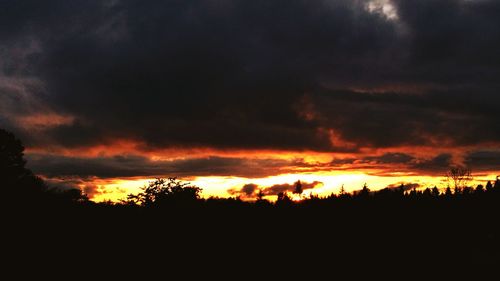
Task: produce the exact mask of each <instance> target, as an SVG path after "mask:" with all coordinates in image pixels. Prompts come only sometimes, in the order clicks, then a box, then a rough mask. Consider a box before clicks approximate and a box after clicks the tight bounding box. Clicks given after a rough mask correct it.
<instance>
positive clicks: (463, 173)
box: [446, 166, 473, 193]
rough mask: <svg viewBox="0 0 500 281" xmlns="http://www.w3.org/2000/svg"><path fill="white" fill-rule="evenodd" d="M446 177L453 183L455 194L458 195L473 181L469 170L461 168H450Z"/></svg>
mask: <svg viewBox="0 0 500 281" xmlns="http://www.w3.org/2000/svg"><path fill="white" fill-rule="evenodd" d="M446 177H447V178H448V180H449V181H451V182H452V183H453V186H454V188H455V193H460V192H461V190H462V189H463V188H464V187H466V186H468V184H469V182H470V181H472V179H473V177H472V173H471V170H470V169H469V168H466V167H462V166H456V167H451V168H450V170H449V171H448V172H447V173H446Z"/></svg>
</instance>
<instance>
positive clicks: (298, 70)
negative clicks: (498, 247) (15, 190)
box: [0, 0, 500, 201]
mask: <svg viewBox="0 0 500 281" xmlns="http://www.w3.org/2000/svg"><path fill="white" fill-rule="evenodd" d="M498 46H500V1H496V0H316V1H307V0H254V1H245V0H167V1H160V0H150V1H139V0H99V1H97V0H85V1H83V0H74V1H66V0H45V1H38V0H23V1H12V0H0V127H1V128H4V129H7V130H9V131H12V132H14V133H15V135H16V136H17V137H18V138H20V139H21V140H22V141H23V143H24V144H25V146H26V158H27V160H28V167H29V168H30V169H31V170H33V171H34V172H35V173H36V174H38V175H40V176H41V177H43V178H44V179H45V180H46V181H47V183H48V184H49V185H51V186H54V187H59V188H72V187H77V188H81V189H82V190H84V192H85V193H86V194H87V195H88V196H89V197H90V198H92V199H94V200H96V201H99V200H106V199H112V200H116V199H119V198H123V197H124V196H125V195H126V194H127V193H130V192H135V191H137V190H139V188H140V187H141V186H143V185H144V184H147V182H148V181H149V180H151V179H153V178H156V177H178V178H181V179H183V180H186V181H190V182H192V183H193V184H196V185H198V186H199V187H201V188H203V193H202V194H203V195H204V196H222V197H227V196H240V197H241V198H248V199H251V198H253V197H255V195H256V193H257V192H258V191H259V190H263V192H264V193H265V194H266V195H267V196H269V197H271V196H274V195H276V194H277V193H278V192H282V191H290V190H293V183H294V182H295V181H297V180H301V182H302V183H303V187H304V190H305V192H306V193H314V194H319V195H324V194H329V193H332V192H338V191H339V189H340V187H341V186H343V185H344V186H345V189H346V190H348V191H350V190H356V189H360V188H361V187H362V185H363V184H364V183H367V184H368V186H369V187H371V188H372V189H380V188H384V187H388V186H389V187H391V186H395V185H398V184H401V183H405V184H407V186H414V187H427V186H430V185H432V186H433V185H438V186H439V187H444V186H446V184H447V183H446V181H445V180H444V179H443V175H444V174H445V173H446V171H447V169H449V167H450V166H454V165H464V166H467V167H470V169H471V170H472V171H473V173H474V176H475V178H476V180H477V181H484V180H486V179H494V178H495V177H496V175H499V174H500V106H499V105H500V94H499V91H500V48H499V47H498Z"/></svg>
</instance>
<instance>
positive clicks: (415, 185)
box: [385, 182, 421, 191]
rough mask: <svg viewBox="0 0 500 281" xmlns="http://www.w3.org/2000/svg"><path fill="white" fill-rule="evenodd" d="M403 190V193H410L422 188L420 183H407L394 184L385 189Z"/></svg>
mask: <svg viewBox="0 0 500 281" xmlns="http://www.w3.org/2000/svg"><path fill="white" fill-rule="evenodd" d="M401 187H402V188H403V191H408V190H412V189H418V188H420V187H421V185H420V184H418V183H406V182H399V183H394V184H390V185H388V186H386V187H385V188H387V189H400V188H401Z"/></svg>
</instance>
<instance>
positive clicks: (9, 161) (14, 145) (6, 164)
mask: <svg viewBox="0 0 500 281" xmlns="http://www.w3.org/2000/svg"><path fill="white" fill-rule="evenodd" d="M23 157H24V146H23V145H22V143H21V141H20V140H18V139H17V138H16V137H15V136H14V135H13V134H12V133H10V132H7V131H5V130H3V129H0V182H1V183H3V184H6V185H12V184H15V183H16V182H19V181H20V180H21V179H22V178H23V177H26V176H27V175H29V174H30V172H29V171H28V170H27V169H26V168H25V167H24V166H25V164H26V160H24V158H23Z"/></svg>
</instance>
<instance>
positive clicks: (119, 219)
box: [0, 131, 500, 275]
mask: <svg viewBox="0 0 500 281" xmlns="http://www.w3.org/2000/svg"><path fill="white" fill-rule="evenodd" d="M0 149H1V150H0V185H1V188H2V192H1V195H2V198H1V200H2V201H1V202H2V220H3V222H4V223H3V227H2V228H3V230H2V232H3V235H2V236H3V237H4V238H3V240H4V250H5V251H4V254H6V255H7V253H8V255H9V256H10V257H11V259H12V260H19V259H20V260H22V262H23V263H27V262H29V261H31V260H32V261H33V262H40V261H47V259H48V257H49V256H51V255H55V256H56V258H55V259H53V258H50V260H52V261H54V262H56V261H57V263H65V262H69V261H70V260H72V259H74V258H75V257H76V258H78V257H83V256H86V255H89V256H91V257H92V261H91V263H92V264H96V266H97V264H100V263H109V262H111V261H117V260H119V261H121V260H122V259H124V260H127V259H128V260H130V259H139V260H148V259H153V257H154V259H155V260H156V261H158V258H157V256H160V258H159V259H160V260H161V261H163V259H170V258H173V259H175V260H177V261H189V263H190V264H191V266H192V267H200V266H206V265H208V264H210V265H211V267H210V268H212V269H213V270H222V271H224V270H226V269H227V268H238V269H241V270H243V271H245V272H248V271H250V272H253V274H257V275H258V274H259V272H260V270H261V269H262V268H265V269H271V270H278V271H279V270H285V268H287V272H289V273H290V270H292V272H293V270H298V271H300V272H304V271H309V270H310V271H324V270H326V271H328V270H330V269H331V268H336V267H342V266H345V265H350V266H355V267H359V268H360V269H359V270H360V271H361V272H363V268H364V266H369V265H377V266H378V268H379V269H381V270H385V269H388V270H389V269H391V268H394V267H397V268H399V269H403V270H408V271H416V272H418V271H420V270H423V269H432V268H443V267H445V268H446V267H451V266H452V267H453V268H454V271H455V272H459V271H460V270H462V269H463V268H464V266H466V267H468V266H471V265H473V266H481V267H485V268H492V266H493V265H494V264H496V262H497V261H498V260H499V258H500V256H499V253H500V247H499V246H500V240H499V239H500V232H499V214H500V204H499V203H500V180H498V179H497V180H496V181H492V182H490V183H488V184H487V185H486V187H482V186H479V187H477V188H469V187H466V188H463V189H456V190H447V191H446V192H439V191H438V190H437V189H426V190H424V191H417V190H405V187H404V186H401V187H400V188H395V189H384V190H381V191H377V192H371V191H370V190H369V189H368V188H367V187H365V188H364V189H362V190H361V191H359V192H356V193H354V194H349V193H344V194H340V195H331V196H329V197H326V198H318V197H314V196H313V197H309V198H304V200H302V201H300V202H293V201H291V200H290V198H289V197H288V196H287V195H286V194H282V195H281V196H280V198H279V200H278V201H277V202H275V203H271V202H269V201H267V200H264V199H259V200H257V201H255V202H245V201H241V200H239V199H235V198H229V199H221V198H209V199H202V198H199V192H200V189H198V188H197V187H194V186H190V185H188V184H185V183H183V182H180V181H178V180H176V179H159V180H157V181H155V182H152V183H151V185H149V186H148V187H145V188H144V189H143V192H142V193H141V194H139V195H135V196H129V198H128V200H126V201H123V202H121V203H94V202H92V201H89V200H88V199H87V198H86V197H85V195H83V194H82V193H81V192H80V191H77V190H69V191H56V190H52V189H50V188H49V187H47V186H46V185H45V184H44V182H43V181H42V180H41V179H39V178H37V177H36V176H34V175H33V174H32V173H31V172H30V171H28V170H27V169H25V168H24V164H25V161H24V160H23V157H22V151H23V148H22V145H21V143H20V142H19V141H18V140H16V139H15V138H14V136H13V135H11V134H9V133H7V132H5V131H0ZM89 262H90V261H89ZM212 263H213V264H212ZM259 268H260V269H259ZM262 270H264V269H262ZM356 272H357V271H354V272H353V274H355V273H356Z"/></svg>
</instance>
